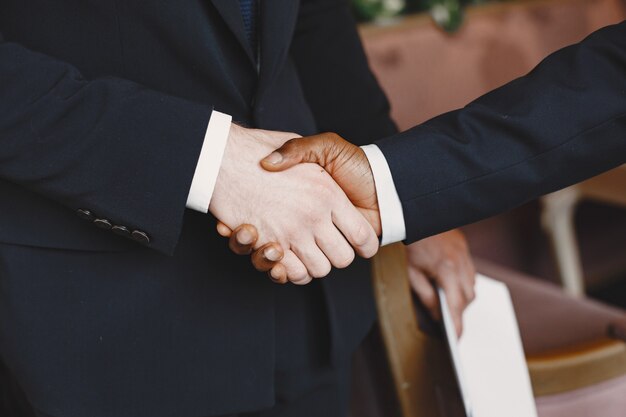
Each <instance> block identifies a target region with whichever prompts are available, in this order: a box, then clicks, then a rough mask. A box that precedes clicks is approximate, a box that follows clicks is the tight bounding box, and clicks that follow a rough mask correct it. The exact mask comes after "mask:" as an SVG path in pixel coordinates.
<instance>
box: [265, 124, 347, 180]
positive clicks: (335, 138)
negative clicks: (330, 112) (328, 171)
mask: <svg viewBox="0 0 626 417" xmlns="http://www.w3.org/2000/svg"><path fill="white" fill-rule="evenodd" d="M347 143H348V142H346V141H345V140H344V139H342V138H341V137H340V136H339V135H336V134H334V133H322V134H319V135H315V136H309V137H307V138H297V139H291V140H288V141H287V142H285V143H284V144H283V146H281V147H280V148H278V149H277V150H275V151H274V152H272V153H271V154H270V155H268V156H267V157H266V158H264V159H263V160H262V161H261V166H262V167H263V168H264V169H266V170H267V171H284V170H285V169H287V168H290V167H292V166H294V165H297V164H300V163H305V162H311V163H315V164H319V165H320V166H322V167H324V166H325V165H326V163H327V162H328V161H332V160H334V159H335V158H336V157H337V156H338V155H339V154H340V153H341V151H342V150H343V149H344V147H345V145H346V144H347Z"/></svg>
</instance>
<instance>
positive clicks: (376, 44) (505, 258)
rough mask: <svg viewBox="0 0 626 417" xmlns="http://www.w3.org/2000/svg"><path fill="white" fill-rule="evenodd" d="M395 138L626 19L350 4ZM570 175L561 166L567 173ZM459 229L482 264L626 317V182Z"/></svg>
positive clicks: (608, 10)
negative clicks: (611, 307) (619, 310)
mask: <svg viewBox="0 0 626 417" xmlns="http://www.w3.org/2000/svg"><path fill="white" fill-rule="evenodd" d="M352 4H353V9H354V12H355V15H356V16H357V18H358V19H359V20H360V22H361V34H362V37H363V40H364V43H365V47H366V50H367V53H368V56H369V59H370V63H371V65H372V66H373V68H374V71H375V73H376V75H377V76H378V79H379V81H380V82H381V84H382V86H383V88H384V89H385V90H386V92H387V94H388V95H389V98H390V101H391V105H392V113H393V117H394V119H395V120H396V122H397V123H398V125H399V127H400V128H401V129H406V128H408V127H411V126H413V125H415V124H418V123H420V122H423V121H425V120H428V119H429V118H431V117H434V116H436V115H438V114H441V113H443V112H446V111H450V110H453V109H456V108H459V107H462V106H464V105H465V104H467V103H468V102H469V101H471V100H473V99H474V98H477V97H479V96H480V95H482V94H484V93H486V92H487V91H489V90H491V89H493V88H495V87H498V86H500V85H502V84H504V83H506V82H508V81H510V80H512V79H514V78H516V77H518V76H521V75H524V74H525V73H527V72H528V71H529V70H530V69H532V68H533V67H534V66H535V65H536V64H538V63H539V62H540V61H541V60H542V59H543V58H544V57H545V56H546V55H548V54H549V53H551V52H553V51H555V50H557V49H559V48H562V47H564V46H566V45H569V44H572V43H575V42H578V41H580V40H582V39H583V38H584V37H585V36H587V35H588V34H589V33H591V32H593V31H594V30H596V29H599V28H601V27H603V26H606V25H609V24H612V23H617V22H620V21H622V20H623V19H624V18H625V17H626V3H625V2H624V1H622V0H535V1H533V0H526V1H524V0H512V1H495V0H494V1H489V0H352ZM564 169H567V167H564ZM623 172H624V169H618V170H616V171H615V172H613V173H610V174H606V175H605V177H604V178H601V179H598V180H597V181H595V183H590V184H585V186H581V187H573V188H572V189H571V190H567V191H565V192H562V193H559V194H558V195H555V196H550V197H548V198H546V199H543V200H542V201H535V202H532V203H530V204H528V205H526V206H523V207H521V208H519V209H516V210H514V211H513V212H510V213H506V214H503V215H501V216H498V217H496V218H492V219H489V220H486V221H483V222H480V223H478V224H474V225H471V226H468V227H466V228H465V231H466V233H467V234H468V237H469V240H470V245H471V249H472V252H473V253H474V254H475V255H476V256H478V257H480V258H484V259H487V260H490V261H493V262H496V263H498V264H502V265H505V266H508V267H510V268H512V269H515V270H517V271H521V272H524V273H528V274H530V275H533V276H536V277H539V278H541V279H544V280H548V281H552V282H554V283H556V284H559V285H562V284H564V285H565V288H566V290H567V291H568V292H570V293H573V294H577V295H580V294H582V293H587V294H588V295H590V296H592V297H597V298H598V299H602V300H604V301H606V302H608V303H612V304H615V305H617V306H621V307H624V308H626V174H624V173H623Z"/></svg>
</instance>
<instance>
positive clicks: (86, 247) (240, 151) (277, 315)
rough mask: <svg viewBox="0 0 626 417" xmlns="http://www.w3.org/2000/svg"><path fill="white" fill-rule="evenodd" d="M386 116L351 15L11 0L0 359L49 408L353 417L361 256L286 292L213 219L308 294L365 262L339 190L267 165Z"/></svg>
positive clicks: (244, 3)
mask: <svg viewBox="0 0 626 417" xmlns="http://www.w3.org/2000/svg"><path fill="white" fill-rule="evenodd" d="M329 62H332V63H333V65H327V63H329ZM338 86H341V88H338ZM217 110H219V111H220V112H218V111H217ZM221 112H223V113H221ZM388 113H389V111H388V104H387V101H386V99H385V97H384V94H383V93H382V91H381V90H380V88H379V86H378V84H377V83H376V81H375V79H374V77H373V76H372V74H371V72H370V70H369V69H368V66H367V62H366V59H365V56H364V54H363V51H362V48H361V45H360V42H359V39H358V35H357V33H356V30H355V25H354V22H353V20H352V18H351V16H350V13H349V9H348V5H347V3H346V2H344V1H341V0H302V1H301V2H297V1H294V0H270V1H264V2H254V1H251V0H240V1H239V2H235V1H233V0H185V1H182V2H181V1H178V2H164V1H152V2H143V1H137V0H124V1H121V0H111V1H106V2H103V1H96V0H81V1H74V0H61V1H57V2H49V1H42V0H0V354H1V356H2V358H3V360H4V362H5V363H6V365H7V368H8V369H10V371H11V372H12V374H13V375H14V376H15V379H16V381H17V382H18V383H19V385H20V386H21V388H22V389H23V390H24V392H25V394H26V397H27V398H28V400H29V401H30V402H31V403H32V405H33V407H34V408H35V409H36V412H37V413H38V414H39V415H40V416H53V417H85V416H89V417H109V416H114V417H143V416H150V417H169V416H176V417H187V416H189V417H191V416H214V415H225V414H233V413H235V414H239V413H244V412H258V411H259V410H263V409H267V410H268V411H267V412H266V413H265V414H263V415H274V414H277V413H283V414H281V415H298V416H306V415H327V416H334V415H336V416H341V415H345V414H346V407H347V395H346V394H347V389H348V388H347V387H348V384H347V379H348V375H349V361H350V354H351V352H352V351H353V350H354V349H355V347H356V346H357V345H358V344H359V342H360V340H361V339H362V338H363V336H364V335H365V334H366V333H367V331H368V329H369V328H370V326H371V324H372V322H373V319H374V308H373V302H372V296H371V289H370V288H369V267H368V265H367V263H365V262H355V264H354V265H352V266H351V267H350V268H348V269H345V270H343V271H337V272H334V273H333V274H332V277H331V278H332V279H329V280H326V281H323V282H322V281H315V282H313V283H312V284H311V285H308V286H306V287H294V286H276V285H273V284H272V283H271V282H269V281H268V280H265V279H261V278H259V276H258V274H257V273H256V272H255V271H254V270H253V268H252V267H251V266H249V265H246V264H245V263H244V262H242V261H241V260H240V259H237V258H236V257H235V256H234V255H233V254H232V253H230V251H228V250H227V248H225V247H223V246H224V245H223V242H221V239H220V238H219V236H217V235H216V234H215V233H214V232H213V231H212V229H213V227H214V226H213V222H214V221H213V219H212V218H211V217H210V216H207V215H206V214H205V213H207V212H210V213H211V214H213V215H215V216H216V217H218V218H219V219H220V220H222V221H224V222H225V223H226V224H228V225H230V226H234V225H237V224H238V223H240V222H243V221H251V222H253V223H254V224H257V225H259V228H260V231H261V232H262V233H263V234H264V236H266V240H267V241H270V240H277V241H278V242H280V243H282V244H283V245H285V246H286V247H287V248H288V249H289V250H290V251H288V252H287V254H286V255H285V256H286V259H285V260H286V262H287V265H286V270H285V272H286V273H289V275H290V277H292V279H294V280H296V281H298V280H299V282H301V283H302V282H307V281H309V280H310V278H311V277H312V276H323V275H325V274H326V273H327V272H328V271H329V270H330V266H331V264H332V265H334V266H337V267H341V266H346V265H347V264H348V263H349V262H350V261H351V260H352V258H353V257H354V253H353V250H352V248H351V245H352V246H355V247H356V248H357V249H356V251H357V252H358V253H359V254H361V255H363V256H371V255H372V254H373V253H374V252H375V251H376V248H377V246H378V242H377V239H376V235H375V233H374V231H373V229H372V228H371V226H370V225H369V224H368V223H367V222H366V221H365V219H364V217H363V216H361V214H360V213H359V212H358V211H357V209H355V208H354V206H353V205H352V204H350V203H349V201H348V199H347V197H346V196H345V194H344V193H343V192H342V191H341V190H340V189H339V188H338V186H337V185H336V184H335V183H334V182H333V181H332V180H331V179H330V177H329V176H328V175H326V174H321V173H320V171H319V168H316V167H314V166H308V167H303V168H302V169H300V170H299V171H298V172H295V173H293V172H292V173H286V175H284V176H282V177H280V178H278V177H277V176H276V174H272V173H267V172H264V171H263V170H262V169H260V167H259V166H258V161H259V160H260V159H261V158H262V157H263V156H264V155H265V154H267V153H269V152H270V151H271V150H272V149H275V148H276V147H278V146H280V145H281V144H282V143H284V141H285V140H287V139H289V138H292V137H293V136H294V134H291V133H282V132H298V133H300V134H314V133H316V132H319V131H325V130H333V131H337V132H341V133H342V134H344V135H346V136H349V137H351V138H353V139H354V140H355V143H357V144H364V143H367V142H368V141H371V140H373V139H374V138H376V137H381V136H387V135H390V134H393V133H394V132H395V127H394V125H393V123H392V121H391V120H390V118H389V114H388ZM231 117H232V119H233V120H236V121H238V122H240V124H242V125H249V126H254V127H256V128H261V129H268V130H263V131H262V130H255V129H247V128H243V127H240V126H237V125H234V124H233V125H232V126H231V123H230V120H231ZM364 120H365V122H364ZM269 130H271V131H269ZM277 131H282V132H277ZM222 156H223V157H222ZM268 206H269V207H270V208H269V209H268V208H267V207H268ZM301 225H307V227H301ZM95 226H97V227H95ZM308 226H311V227H308ZM99 229H101V230H99ZM247 238H250V236H247ZM243 241H245V238H244V239H243ZM262 243H263V242H259V244H262ZM461 252H463V254H462V256H465V257H467V251H466V249H463V250H462V251H461ZM268 256H269V257H270V259H271V258H272V257H271V253H269V252H268ZM301 261H302V262H301ZM468 275H471V274H468Z"/></svg>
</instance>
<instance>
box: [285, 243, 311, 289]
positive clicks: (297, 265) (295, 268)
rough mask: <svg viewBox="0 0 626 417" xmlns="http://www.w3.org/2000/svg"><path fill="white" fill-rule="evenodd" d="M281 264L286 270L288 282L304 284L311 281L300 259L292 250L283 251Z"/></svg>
mask: <svg viewBox="0 0 626 417" xmlns="http://www.w3.org/2000/svg"><path fill="white" fill-rule="evenodd" d="M281 264H282V265H284V267H285V270H286V272H287V279H288V280H289V281H290V282H292V283H294V284H296V285H304V284H308V283H309V282H311V280H312V278H311V276H310V275H309V272H308V271H307V269H306V266H304V264H303V263H302V261H301V260H300V259H298V257H297V256H296V254H295V253H293V251H291V250H288V251H286V252H285V256H284V257H283V260H282V261H281Z"/></svg>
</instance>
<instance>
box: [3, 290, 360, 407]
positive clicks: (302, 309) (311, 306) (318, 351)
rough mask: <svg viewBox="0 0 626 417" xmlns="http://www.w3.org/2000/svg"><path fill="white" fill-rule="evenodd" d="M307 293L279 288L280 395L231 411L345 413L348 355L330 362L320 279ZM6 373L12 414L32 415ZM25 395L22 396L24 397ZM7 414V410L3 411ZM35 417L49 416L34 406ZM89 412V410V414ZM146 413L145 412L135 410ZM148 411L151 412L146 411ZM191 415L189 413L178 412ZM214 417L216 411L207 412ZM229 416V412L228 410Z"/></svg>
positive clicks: (328, 339) (347, 404)
mask: <svg viewBox="0 0 626 417" xmlns="http://www.w3.org/2000/svg"><path fill="white" fill-rule="evenodd" d="M310 285H313V286H314V287H315V288H316V289H315V290H314V291H307V292H306V293H304V292H302V291H298V288H299V287H297V286H288V285H286V286H277V288H276V301H277V302H276V305H277V311H276V315H277V317H276V340H277V352H276V377H275V381H274V384H275V387H274V388H275V392H276V401H275V404H274V406H273V407H271V408H269V409H265V410H254V411H245V412H242V413H238V414H234V415H232V417H291V416H294V417H296V416H297V417H309V416H310V417H317V416H324V417H346V416H347V415H348V409H349V401H350V358H349V357H346V358H345V360H343V361H336V360H335V361H334V363H333V364H331V362H330V356H331V355H330V338H329V334H330V333H329V326H328V319H327V316H326V307H325V305H324V297H323V295H322V288H321V286H320V285H319V281H314V282H313V283H312V284H310ZM4 379H5V381H6V382H7V384H8V385H7V386H10V387H12V394H9V397H11V396H12V398H9V400H10V401H11V403H12V407H13V411H12V414H6V416H7V417H31V416H32V415H33V414H32V413H33V411H32V410H31V409H30V406H29V405H28V403H27V402H26V401H24V400H23V397H20V398H18V397H19V396H21V394H18V392H19V391H18V390H16V388H17V383H16V382H15V380H14V378H12V377H11V376H10V373H9V372H8V370H5V373H4ZM21 398H22V399H21ZM0 415H2V416H5V414H0ZM35 415H36V416H37V417H64V416H51V415H48V414H45V413H43V412H40V411H35ZM85 417H88V416H85ZM137 417H143V416H137ZM146 417H147V416H146ZM180 417H189V416H180ZM207 417H212V416H207ZM229 417H231V416H229Z"/></svg>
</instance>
